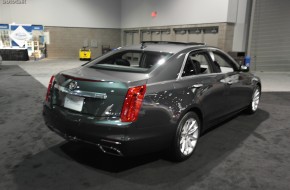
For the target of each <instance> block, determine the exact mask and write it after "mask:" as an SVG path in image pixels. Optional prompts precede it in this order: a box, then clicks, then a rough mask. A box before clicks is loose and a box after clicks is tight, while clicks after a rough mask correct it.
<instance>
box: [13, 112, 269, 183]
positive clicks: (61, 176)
mask: <svg viewBox="0 0 290 190" xmlns="http://www.w3.org/2000/svg"><path fill="white" fill-rule="evenodd" d="M267 118H269V113H268V112H266V111H264V110H261V109H259V110H258V111H257V113H256V114H254V115H244V114H242V115H238V116H236V117H234V118H233V119H231V120H229V121H227V122H225V123H223V124H221V125H219V126H218V127H217V128H215V129H214V130H211V131H210V132H208V133H206V134H205V135H203V136H202V137H201V138H200V141H199V143H198V146H197V148H196V150H195V152H194V155H193V156H192V157H191V158H190V159H189V160H187V161H185V162H182V163H172V162H170V161H168V160H166V159H165V158H164V157H163V156H162V155H160V154H151V155H144V156H139V157H135V158H121V157H116V156H110V155H105V154H103V153H101V152H100V151H99V150H98V149H97V148H95V147H92V146H84V145H81V144H79V143H72V142H65V143H61V144H59V145H56V146H54V147H51V148H50V149H48V150H46V151H43V152H40V153H38V154H36V155H33V156H32V157H30V158H26V159H25V160H23V161H22V162H21V163H20V164H19V165H18V166H17V168H15V169H14V171H13V175H14V180H15V182H16V184H17V185H18V186H19V187H21V188H20V189H64V188H65V189H86V188H91V187H94V188H106V189H115V188H117V187H118V186H123V187H124V186H126V185H128V187H130V189H134V188H138V187H142V188H145V187H147V186H151V187H157V186H159V185H162V186H167V187H169V188H170V187H173V186H171V184H172V185H173V184H176V183H178V182H179V181H180V179H186V178H187V177H188V175H189V174H190V175H191V176H190V180H188V181H185V182H184V184H183V186H184V187H188V185H187V184H189V183H190V184H194V183H195V182H197V181H198V180H201V179H202V178H203V177H205V176H207V175H208V174H209V173H210V171H211V170H212V169H213V168H215V167H216V166H218V165H219V164H220V163H221V162H223V161H224V160H225V159H226V158H227V156H228V155H229V154H230V153H232V152H233V151H235V150H236V149H237V148H239V147H240V146H241V145H242V144H243V142H244V140H245V139H246V138H247V137H249V136H250V135H252V134H254V133H255V130H256V128H258V127H259V125H260V124H261V123H262V122H263V121H265V120H267ZM112 181H113V182H114V183H112ZM134 185H135V187H134Z"/></svg>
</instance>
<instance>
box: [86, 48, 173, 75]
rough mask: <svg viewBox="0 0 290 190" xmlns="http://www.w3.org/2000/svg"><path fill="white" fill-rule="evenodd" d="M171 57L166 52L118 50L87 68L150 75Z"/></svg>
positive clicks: (96, 60)
mask: <svg viewBox="0 0 290 190" xmlns="http://www.w3.org/2000/svg"><path fill="white" fill-rule="evenodd" d="M171 55H172V53H165V52H153V51H142V50H140V51H136V50H123V51H122V50H116V51H115V52H111V53H110V54H108V55H105V56H102V57H100V58H98V59H95V60H93V61H92V62H91V63H89V64H88V65H87V66H88V67H91V68H97V69H105V70H115V71H124V72H136V73H148V72H150V70H151V69H153V68H154V67H156V66H158V65H159V64H162V63H164V62H165V61H166V60H167V59H168V58H169V57H170V56H171Z"/></svg>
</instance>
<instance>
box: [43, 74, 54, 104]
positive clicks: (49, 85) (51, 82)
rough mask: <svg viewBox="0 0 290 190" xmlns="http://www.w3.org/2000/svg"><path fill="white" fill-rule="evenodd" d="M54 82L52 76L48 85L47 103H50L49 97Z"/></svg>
mask: <svg viewBox="0 0 290 190" xmlns="http://www.w3.org/2000/svg"><path fill="white" fill-rule="evenodd" d="M53 81H54V75H52V76H51V77H50V81H49V83H48V87H47V92H46V97H45V101H47V102H48V99H49V96H50V92H51V88H52V84H53Z"/></svg>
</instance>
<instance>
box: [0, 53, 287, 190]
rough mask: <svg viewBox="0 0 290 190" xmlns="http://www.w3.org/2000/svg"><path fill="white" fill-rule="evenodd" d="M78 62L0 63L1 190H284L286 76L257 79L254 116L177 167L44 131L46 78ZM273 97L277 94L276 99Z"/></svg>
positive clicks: (224, 130)
mask: <svg viewBox="0 0 290 190" xmlns="http://www.w3.org/2000/svg"><path fill="white" fill-rule="evenodd" d="M81 64H83V62H80V61H78V60H75V61H74V60H49V59H47V60H42V61H37V62H34V61H29V62H4V63H3V66H1V70H0V176H1V177H0V189H1V190H2V189H3V190H6V189H12V190H14V189H15V190H17V189H19V190H26V189H27V190H34V189H36V190H38V189H40V190H42V189H43V190H45V189H56V190H57V189H60V190H64V189H70V190H71V189H72V190H74V189H76V190H77V189H134V190H136V189H158V190H160V189H220V190H225V189H247V190H248V189H263V190H264V189H269V190H272V189H275V190H276V189H281V190H284V189H289V181H290V148H289V147H290V146H289V145H290V138H289V137H290V120H289V112H290V92H286V91H290V89H289V88H290V84H289V83H290V80H289V76H290V75H289V73H264V72H259V73H257V75H259V76H260V77H261V79H262V82H263V91H264V92H263V94H262V99H261V103H260V107H259V109H258V111H257V113H256V114H254V115H246V114H243V113H242V114H239V115H237V116H236V117H234V118H233V119H231V120H229V121H227V122H225V123H222V124H220V125H219V126H218V127H217V128H215V129H213V130H211V131H209V132H208V133H207V134H205V135H204V136H202V137H201V138H200V141H199V144H198V147H197V149H196V151H195V154H194V155H193V156H192V157H191V158H190V159H189V160H187V161H185V162H183V163H172V162H170V161H168V160H167V159H166V158H165V157H164V156H163V155H159V154H154V155H144V156H141V157H137V158H127V159H126V158H119V157H113V156H108V155H104V154H102V153H100V152H99V150H97V149H95V147H91V146H84V145H80V144H75V143H71V142H67V141H65V140H63V139H62V138H60V137H59V136H58V135H56V134H55V133H53V132H51V131H50V130H49V129H48V128H47V127H46V126H45V124H44V122H43V119H42V116H41V110H42V101H43V99H44V96H45V93H46V87H45V86H46V85H47V83H48V80H49V77H50V76H51V75H52V74H53V73H56V72H58V71H59V70H63V69H69V68H72V67H77V66H79V65H81ZM279 91H280V92H279Z"/></svg>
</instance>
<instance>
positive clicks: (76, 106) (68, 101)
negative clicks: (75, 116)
mask: <svg viewBox="0 0 290 190" xmlns="http://www.w3.org/2000/svg"><path fill="white" fill-rule="evenodd" d="M84 99H85V98H83V97H79V96H73V95H70V94H68V95H66V97H65V100H64V107H65V108H68V109H71V110H75V111H79V112H81V111H82V109H83V104H84Z"/></svg>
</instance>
